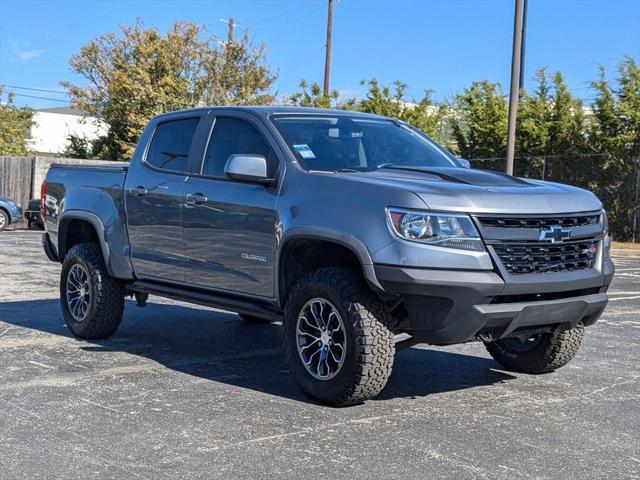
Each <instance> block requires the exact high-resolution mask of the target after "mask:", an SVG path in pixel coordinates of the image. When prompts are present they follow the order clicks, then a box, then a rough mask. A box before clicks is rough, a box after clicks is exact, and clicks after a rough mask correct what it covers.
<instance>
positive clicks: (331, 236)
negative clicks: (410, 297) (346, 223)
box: [275, 227, 384, 303]
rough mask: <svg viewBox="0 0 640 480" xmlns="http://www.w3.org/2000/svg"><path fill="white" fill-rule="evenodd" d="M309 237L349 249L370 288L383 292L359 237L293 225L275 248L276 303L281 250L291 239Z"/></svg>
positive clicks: (368, 254) (371, 261)
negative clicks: (358, 263)
mask: <svg viewBox="0 0 640 480" xmlns="http://www.w3.org/2000/svg"><path fill="white" fill-rule="evenodd" d="M298 239H309V240H325V241H327V242H332V243H336V244H338V245H341V246H343V247H345V248H347V249H348V250H350V251H351V252H352V253H353V254H354V255H355V256H356V258H357V259H358V261H359V262H360V266H361V267H362V274H363V276H364V278H365V280H366V281H367V283H368V284H369V286H370V287H371V288H373V289H374V290H376V291H379V292H384V288H383V287H382V285H380V282H378V279H377V277H376V273H375V270H374V268H373V260H372V259H371V254H370V253H369V249H368V248H367V247H366V245H365V244H364V243H363V242H362V240H360V239H359V238H356V237H354V236H353V235H349V234H347V233H344V232H341V231H338V230H332V229H329V228H317V227H293V228H291V229H290V230H287V231H286V232H285V234H284V235H283V236H282V238H280V239H279V242H278V245H277V249H276V268H277V271H276V275H275V278H276V282H277V283H276V288H275V291H276V294H277V296H278V297H277V301H278V303H280V302H281V299H280V285H279V283H280V255H281V253H282V250H283V249H284V247H285V246H286V245H287V243H288V242H289V241H291V240H298Z"/></svg>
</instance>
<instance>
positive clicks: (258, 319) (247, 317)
mask: <svg viewBox="0 0 640 480" xmlns="http://www.w3.org/2000/svg"><path fill="white" fill-rule="evenodd" d="M238 315H240V318H241V319H243V320H244V321H245V322H249V323H257V324H259V323H271V320H269V319H268V318H262V317H254V316H253V315H247V314H244V313H239V314H238Z"/></svg>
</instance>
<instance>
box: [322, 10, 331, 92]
mask: <svg viewBox="0 0 640 480" xmlns="http://www.w3.org/2000/svg"><path fill="white" fill-rule="evenodd" d="M332 23H333V0H329V11H328V13H327V45H326V56H325V58H324V92H323V93H324V96H325V97H328V96H329V73H330V71H331V33H332Z"/></svg>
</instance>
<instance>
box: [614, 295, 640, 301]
mask: <svg viewBox="0 0 640 480" xmlns="http://www.w3.org/2000/svg"><path fill="white" fill-rule="evenodd" d="M638 298H640V295H636V296H635V297H616V298H610V299H609V301H610V302H615V301H616V300H636V299H638Z"/></svg>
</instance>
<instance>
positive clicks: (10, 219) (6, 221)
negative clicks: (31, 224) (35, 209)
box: [0, 197, 22, 232]
mask: <svg viewBox="0 0 640 480" xmlns="http://www.w3.org/2000/svg"><path fill="white" fill-rule="evenodd" d="M21 219H22V209H21V208H20V205H18V204H17V203H16V202H15V201H13V200H11V199H10V198H7V197H0V232H1V231H2V230H4V229H5V228H7V227H8V226H9V225H10V224H12V223H16V222H19V221H20V220H21Z"/></svg>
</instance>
